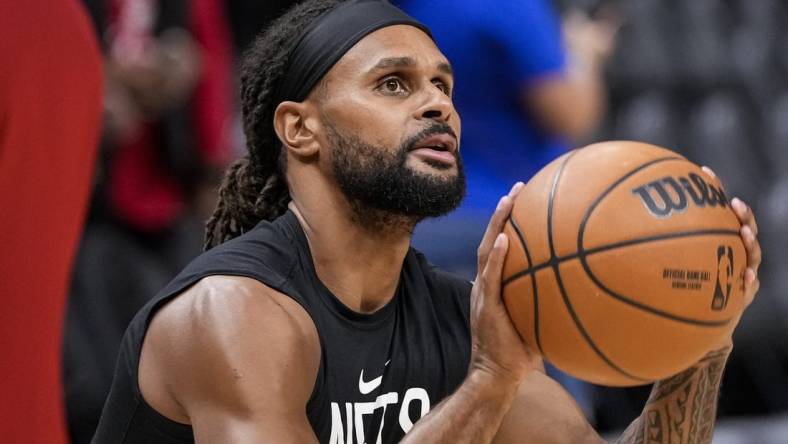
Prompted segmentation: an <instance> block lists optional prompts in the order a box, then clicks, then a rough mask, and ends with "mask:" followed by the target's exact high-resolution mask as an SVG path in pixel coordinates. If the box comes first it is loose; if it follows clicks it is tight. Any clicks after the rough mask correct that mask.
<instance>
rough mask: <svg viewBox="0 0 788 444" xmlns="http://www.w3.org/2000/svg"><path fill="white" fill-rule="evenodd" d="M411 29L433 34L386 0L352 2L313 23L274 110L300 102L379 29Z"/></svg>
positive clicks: (295, 55)
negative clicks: (350, 52) (281, 104)
mask: <svg viewBox="0 0 788 444" xmlns="http://www.w3.org/2000/svg"><path fill="white" fill-rule="evenodd" d="M393 25H411V26H415V27H416V28H419V29H421V30H422V31H424V32H425V33H426V34H427V35H429V36H430V38H432V34H431V33H430V30H429V29H428V28H427V27H426V26H424V25H422V24H421V23H419V22H417V21H416V20H415V19H413V18H412V17H410V16H409V15H407V14H405V13H404V12H403V11H402V10H400V9H399V8H397V7H396V6H394V5H392V4H390V3H389V2H388V1H385V0H350V1H348V2H346V3H343V4H341V5H339V6H337V7H336V8H334V9H332V10H330V11H328V12H326V13H325V14H324V15H322V16H321V17H319V18H318V19H317V20H315V21H314V22H312V24H311V25H310V26H308V27H307V28H306V30H305V31H304V33H303V34H302V35H301V38H300V40H299V41H298V43H297V44H296V45H295V47H294V48H293V50H292V51H291V52H290V58H289V62H288V66H287V69H286V70H285V76H284V78H283V80H282V83H281V84H280V85H279V89H278V90H277V94H276V101H275V102H274V104H275V105H274V106H276V105H278V104H279V103H281V102H284V101H285V100H292V101H294V102H301V101H303V100H304V99H306V97H307V96H308V95H309V93H310V92H311V91H312V88H314V87H315V85H317V83H318V82H319V81H320V79H322V78H323V76H325V75H326V73H327V72H328V71H329V70H330V69H331V67H332V66H334V64H336V63H337V62H338V61H339V59H341V58H342V56H343V55H345V53H346V52H347V51H349V50H350V48H352V47H353V45H355V44H356V43H358V41H359V40H361V39H363V38H364V37H366V36H367V35H368V34H370V33H372V32H375V31H377V30H378V29H380V28H385V27H387V26H393Z"/></svg>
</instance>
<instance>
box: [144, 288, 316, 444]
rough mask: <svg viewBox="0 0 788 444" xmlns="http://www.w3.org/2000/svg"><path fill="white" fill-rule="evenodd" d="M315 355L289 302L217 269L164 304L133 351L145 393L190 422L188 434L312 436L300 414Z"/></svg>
mask: <svg viewBox="0 0 788 444" xmlns="http://www.w3.org/2000/svg"><path fill="white" fill-rule="evenodd" d="M319 362H320V348H319V341H318V337H317V331H316V329H315V327H314V324H313V323H312V321H311V319H310V318H309V316H308V315H307V314H306V312H305V311H304V310H303V308H301V307H300V306H299V305H298V304H297V303H296V302H295V301H293V300H292V299H290V298H289V297H287V296H285V295H282V294H281V293H278V292H276V291H275V290H273V289H271V288H269V287H267V286H265V285H263V284H261V283H259V282H257V281H254V280H252V279H248V278H239V277H227V276H215V277H209V278H206V279H203V280H202V281H200V282H199V283H198V284H196V285H195V286H194V287H192V288H191V289H189V290H188V291H186V292H185V293H184V294H182V295H180V296H179V297H178V298H176V299H174V300H173V301H172V302H171V303H169V304H168V305H166V306H164V307H163V308H162V309H161V310H160V311H159V312H158V313H157V314H156V315H155V317H154V319H153V321H152V322H151V325H150V328H149V329H148V332H147V335H146V337H145V342H144V344H143V350H142V356H141V358H140V373H139V382H140V389H141V391H142V394H143V396H144V398H145V400H146V401H147V402H148V403H149V404H150V405H151V406H152V407H154V408H155V409H156V410H157V411H159V412H160V413H162V414H163V415H165V416H167V417H169V418H170V419H173V420H175V421H178V422H182V423H189V424H191V426H192V428H193V430H194V437H195V440H196V442H198V443H199V442H209V443H258V442H282V443H286V442H298V443H304V442H317V439H316V438H315V435H314V433H313V431H312V428H311V427H310V425H309V421H308V419H307V416H306V408H305V406H306V404H307V401H308V399H309V397H310V395H311V393H312V389H313V387H314V384H315V378H316V375H317V370H318V366H319Z"/></svg>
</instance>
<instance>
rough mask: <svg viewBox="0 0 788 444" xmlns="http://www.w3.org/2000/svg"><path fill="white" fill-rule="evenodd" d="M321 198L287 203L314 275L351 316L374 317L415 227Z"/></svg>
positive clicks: (389, 290)
mask: <svg viewBox="0 0 788 444" xmlns="http://www.w3.org/2000/svg"><path fill="white" fill-rule="evenodd" d="M322 197H323V199H319V200H318V199H314V200H312V201H311V202H300V201H297V200H294V201H293V202H291V203H290V209H291V210H292V211H293V212H294V213H295V215H296V216H297V217H298V220H299V222H300V223H301V226H302V227H303V229H304V232H305V233H306V237H307V239H308V240H309V249H310V251H311V253H312V260H313V262H314V264H315V271H316V272H317V275H318V277H319V278H320V280H321V281H322V282H323V284H324V285H325V286H326V287H327V288H328V289H329V290H331V292H332V293H333V294H334V295H335V296H336V297H337V298H339V299H340V300H341V301H342V303H344V304H345V305H346V306H348V307H349V308H351V309H352V310H355V311H357V312H359V313H372V312H374V311H377V310H378V309H380V308H381V307H383V306H384V305H386V303H388V302H389V301H390V300H391V298H392V297H394V293H395V291H396V289H397V285H398V284H399V278H400V273H401V271H402V262H403V260H404V259H405V255H406V254H407V252H408V247H409V246H410V237H411V233H412V231H413V227H414V226H415V221H411V220H410V219H408V218H402V217H399V216H391V215H386V216H385V217H384V218H380V217H375V216H371V215H370V214H371V213H368V212H363V211H361V209H359V208H356V209H354V208H352V205H350V204H349V203H348V202H347V201H346V200H344V199H343V198H341V197H336V196H335V197H334V198H333V199H331V198H328V199H326V196H325V195H323V196H322ZM368 211H370V210H368ZM371 211H374V210H371ZM376 216H382V215H380V214H378V215H376ZM373 219H374V220H375V221H376V222H374V223H371V222H372V220H373Z"/></svg>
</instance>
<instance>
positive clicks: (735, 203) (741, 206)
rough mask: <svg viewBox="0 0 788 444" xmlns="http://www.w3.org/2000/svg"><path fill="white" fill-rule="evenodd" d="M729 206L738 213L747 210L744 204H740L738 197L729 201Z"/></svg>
mask: <svg viewBox="0 0 788 444" xmlns="http://www.w3.org/2000/svg"><path fill="white" fill-rule="evenodd" d="M731 205H733V206H734V207H736V209H737V210H739V211H744V210H746V209H747V208H746V206H745V205H744V202H742V201H741V199H739V198H738V197H734V198H733V200H731Z"/></svg>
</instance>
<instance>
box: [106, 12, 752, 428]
mask: <svg viewBox="0 0 788 444" xmlns="http://www.w3.org/2000/svg"><path fill="white" fill-rule="evenodd" d="M453 86H454V85H453V79H452V75H451V67H450V65H449V62H448V61H447V60H446V59H445V58H444V57H443V55H442V54H441V53H440V51H439V50H438V49H437V47H436V46H435V43H434V42H433V41H432V39H431V38H430V34H429V31H428V30H427V29H426V28H424V27H423V26H422V25H420V24H419V23H417V22H415V21H414V20H412V19H411V18H409V17H407V16H406V15H404V13H402V12H401V11H399V10H398V9H396V8H394V7H393V6H391V5H389V4H388V3H387V2H384V1H380V0H351V1H349V2H347V1H341V0H308V1H306V2H304V3H301V4H300V5H298V6H296V7H294V8H293V9H291V10H290V11H289V12H288V13H286V14H285V16H284V17H282V18H281V19H279V20H278V21H277V22H276V23H274V24H273V25H272V26H271V27H270V28H269V29H268V30H267V32H266V33H265V34H264V35H263V36H262V38H261V39H260V40H258V41H257V43H256V44H255V45H254V47H253V48H252V50H251V51H250V53H249V56H248V59H247V61H246V64H245V66H244V68H243V73H242V97H243V112H244V123H245V130H246V135H247V137H248V143H249V154H248V155H247V156H246V157H244V158H243V159H241V160H240V161H239V162H238V163H236V164H235V165H234V166H233V167H231V169H230V170H229V172H228V174H227V177H226V179H225V182H224V184H223V187H222V190H221V197H220V202H219V205H218V207H217V209H216V213H215V214H214V216H213V218H212V219H211V220H210V221H209V224H208V235H207V243H208V247H213V248H212V249H210V250H209V251H208V252H206V253H205V254H203V255H202V256H200V257H199V258H197V259H196V260H195V261H194V262H193V263H192V264H191V265H190V266H189V267H187V269H186V270H184V271H183V272H182V273H181V274H180V275H179V276H178V277H177V278H176V279H175V280H174V281H173V282H172V283H171V284H170V285H169V286H167V287H166V288H165V289H163V290H162V292H161V293H160V295H159V296H158V297H157V298H156V299H155V300H153V301H152V302H151V303H150V304H148V305H147V306H146V307H145V308H144V309H143V310H142V311H141V312H140V313H139V314H138V316H137V317H136V318H135V319H134V321H133V322H132V324H131V325H130V327H129V330H128V331H127V334H126V336H125V339H124V342H123V345H122V349H121V354H120V357H119V361H118V366H117V371H116V375H115V381H114V383H113V388H112V392H111V393H110V395H109V398H108V400H107V404H106V406H105V408H104V413H103V416H102V419H101V423H100V425H99V430H98V433H97V435H96V438H95V441H96V442H99V443H120V442H126V443H131V442H134V443H137V442H140V443H143V442H144V443H165V442H166V443H178V442H191V441H192V440H196V441H198V442H205V443H261V442H271V443H284V442H299V443H300V442H318V441H319V442H325V443H362V442H369V443H371V442H378V443H382V442H386V443H393V442H397V441H399V440H402V442H413V443H427V442H430V443H431V442H445V443H463V442H468V443H483V442H490V441H491V440H495V442H518V443H519V442H529V443H530V442H562V443H582V442H600V441H601V439H600V438H599V437H598V435H597V434H596V433H595V432H594V430H593V429H592V428H591V427H590V426H589V425H588V423H587V422H586V421H585V419H584V418H583V416H582V414H581V413H580V412H579V410H578V408H577V407H576V405H575V403H574V402H573V400H572V399H571V397H569V395H567V394H566V392H564V391H563V390H562V389H561V388H560V387H559V386H558V385H557V384H556V383H555V382H554V381H552V380H550V379H549V378H547V377H546V376H545V375H544V374H543V371H542V362H541V360H540V358H539V357H538V356H537V355H535V354H533V353H531V352H530V351H528V350H526V348H525V347H524V346H523V343H522V342H521V340H520V338H519V336H518V335H517V333H516V331H515V329H514V327H513V326H512V324H511V321H510V320H509V318H508V316H507V314H506V312H505V309H504V306H503V305H502V302H501V297H500V289H501V285H500V279H501V267H502V262H503V259H504V255H505V253H506V250H507V246H508V242H509V241H508V240H507V238H506V236H505V235H503V234H501V230H502V226H503V223H504V221H505V219H506V217H507V215H508V214H509V212H510V210H511V207H512V198H513V197H514V196H515V195H516V193H517V192H518V191H519V190H520V188H521V187H522V185H521V184H517V185H515V186H514V188H513V189H512V191H511V193H510V194H509V195H507V196H504V197H503V198H501V200H500V203H499V204H498V207H497V209H496V211H495V214H494V215H493V216H492V219H491V220H490V224H489V227H488V229H487V232H486V234H485V236H484V239H483V241H482V243H481V245H480V246H479V250H478V267H479V271H478V276H477V278H476V280H475V283H474V284H473V285H471V284H470V283H468V282H465V281H462V280H460V279H457V278H454V277H452V276H450V275H448V274H446V273H444V272H442V271H440V270H437V269H435V268H432V267H430V266H429V265H428V263H427V262H426V260H425V259H424V257H422V256H421V255H420V254H419V253H418V252H416V251H414V250H413V249H411V248H409V241H410V234H411V231H412V230H413V227H414V226H415V225H416V224H417V223H418V222H419V221H420V220H421V219H423V218H426V217H434V216H439V215H441V214H445V213H447V212H449V211H451V210H452V209H453V208H454V207H456V206H457V205H458V203H459V202H460V200H461V198H462V196H463V192H464V178H463V173H462V164H461V161H460V157H459V155H458V147H459V136H460V119H459V116H458V115H457V112H456V110H455V109H454V108H453V106H452V101H451V94H452V88H453ZM468 86H469V87H473V85H468ZM734 208H735V209H736V211H737V214H738V215H739V217H740V218H741V220H742V223H743V224H744V227H743V228H742V238H743V239H744V243H745V245H746V246H747V249H748V254H749V266H750V268H749V269H748V270H747V276H746V282H747V295H748V297H749V298H750V299H751V298H752V296H753V295H754V293H755V291H756V290H757V288H758V281H757V279H756V270H757V267H758V265H759V262H760V250H759V247H758V243H757V241H756V238H755V235H756V234H757V228H756V226H755V221H754V220H753V218H752V214H751V213H750V211H749V210H748V209H747V208H746V207H744V205H743V204H742V203H741V202H738V201H737V202H736V204H735V207H734ZM730 349H731V341H730V338H726V340H724V341H722V342H721V343H720V344H719V345H718V347H715V348H714V349H713V350H710V351H709V353H708V355H707V356H706V357H704V358H703V359H702V360H700V361H699V362H698V363H697V364H696V365H694V366H693V367H692V368H690V369H688V370H687V371H685V372H683V373H681V374H679V375H677V376H675V377H673V378H671V379H669V380H666V381H661V382H658V383H657V384H656V385H655V387H654V392H653V393H654V394H653V395H652V397H651V399H650V400H649V402H648V404H647V405H646V407H645V409H644V412H643V415H642V416H641V417H640V418H638V419H637V420H635V421H634V422H633V423H632V425H631V427H630V428H629V429H628V430H627V431H626V433H625V436H623V437H622V441H624V442H643V440H644V437H646V436H648V438H649V440H650V441H649V442H651V440H653V439H655V440H657V441H660V442H693V443H694V442H709V441H710V439H711V433H712V429H713V424H714V417H715V404H716V398H717V392H718V387H719V382H720V377H721V373H722V369H723V367H724V363H725V360H726V358H727V355H728V353H729V352H730ZM655 359H658V357H655Z"/></svg>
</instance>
